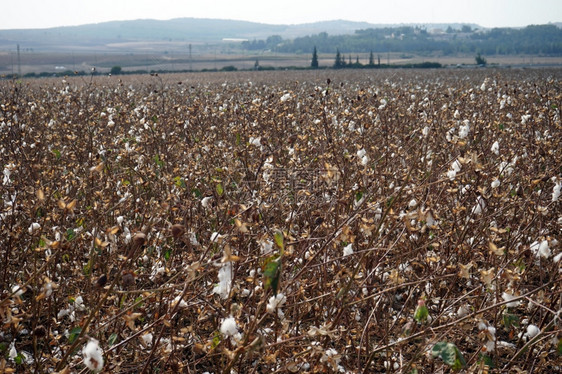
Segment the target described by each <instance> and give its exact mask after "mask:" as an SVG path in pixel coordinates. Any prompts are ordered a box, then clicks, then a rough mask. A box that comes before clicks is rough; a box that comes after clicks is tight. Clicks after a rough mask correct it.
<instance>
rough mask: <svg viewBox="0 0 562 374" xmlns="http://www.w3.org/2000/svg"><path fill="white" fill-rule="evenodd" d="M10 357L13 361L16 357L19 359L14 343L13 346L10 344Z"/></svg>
mask: <svg viewBox="0 0 562 374" xmlns="http://www.w3.org/2000/svg"><path fill="white" fill-rule="evenodd" d="M8 357H9V358H11V359H12V360H13V359H14V358H16V357H18V351H17V350H16V346H15V344H14V342H12V344H10V350H9V351H8Z"/></svg>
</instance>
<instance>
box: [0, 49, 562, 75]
mask: <svg viewBox="0 0 562 374" xmlns="http://www.w3.org/2000/svg"><path fill="white" fill-rule="evenodd" d="M344 57H345V59H346V62H348V61H349V57H350V55H349V54H348V55H345V54H344ZM334 58H335V56H333V55H326V54H320V55H319V63H320V66H326V67H329V66H332V65H333V64H334ZM357 58H359V62H360V63H362V64H367V63H368V60H369V56H368V55H367V54H359V55H358V54H351V61H352V62H353V63H354V62H355V61H356V59H357ZM379 58H380V63H381V64H388V63H390V64H398V65H400V64H409V63H421V62H427V61H431V62H439V63H441V64H443V65H447V66H456V65H458V64H461V65H462V64H464V65H473V64H474V56H439V55H431V56H417V55H411V54H403V53H400V54H399V53H391V54H380V55H375V63H376V64H377V63H378V61H379ZM486 58H487V60H488V63H489V64H496V65H499V66H514V67H520V66H535V67H536V66H562V57H545V56H490V57H486ZM256 60H257V61H258V62H259V65H260V66H262V67H264V68H267V67H273V68H279V67H299V68H305V67H309V66H310V60H311V55H309V54H299V55H296V54H278V53H271V52H268V53H262V54H243V53H240V52H239V51H235V50H232V51H229V50H226V51H225V50H221V51H218V52H216V53H215V52H213V51H206V52H205V53H202V54H200V53H198V54H193V55H192V56H191V57H190V56H189V54H179V53H173V52H170V53H154V52H152V51H151V49H150V48H147V51H146V53H142V52H139V51H138V49H135V51H134V52H131V53H123V52H120V51H119V49H117V50H116V51H108V50H106V51H101V52H99V53H86V52H80V51H77V52H75V53H59V52H57V53H44V52H38V53H34V52H28V51H26V52H22V53H21V55H20V62H19V65H20V66H21V73H22V74H27V73H32V72H34V73H41V72H51V73H56V72H61V71H65V70H72V71H90V69H91V68H92V67H96V69H97V70H98V71H100V72H109V71H110V69H111V68H112V67H113V66H121V67H122V69H123V71H125V72H127V71H135V70H145V71H151V70H155V71H158V70H166V71H180V70H196V71H200V70H204V69H221V68H223V67H225V66H234V67H236V68H237V69H244V70H247V69H252V68H253V67H254V64H255V63H256ZM13 73H18V57H17V54H16V53H15V52H0V75H5V74H13Z"/></svg>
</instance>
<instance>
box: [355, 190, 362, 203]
mask: <svg viewBox="0 0 562 374" xmlns="http://www.w3.org/2000/svg"><path fill="white" fill-rule="evenodd" d="M362 197H363V192H361V191H358V192H357V193H356V194H355V201H359V200H361V198H362Z"/></svg>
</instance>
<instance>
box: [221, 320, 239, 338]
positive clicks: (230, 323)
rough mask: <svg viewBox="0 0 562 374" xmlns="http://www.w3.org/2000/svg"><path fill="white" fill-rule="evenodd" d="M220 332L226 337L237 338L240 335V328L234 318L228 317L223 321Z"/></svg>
mask: <svg viewBox="0 0 562 374" xmlns="http://www.w3.org/2000/svg"><path fill="white" fill-rule="evenodd" d="M220 331H221V333H222V334H223V335H226V336H235V335H236V334H238V326H237V325H236V320H235V319H234V317H232V316H231V317H228V318H225V319H223V320H222V323H221V328H220Z"/></svg>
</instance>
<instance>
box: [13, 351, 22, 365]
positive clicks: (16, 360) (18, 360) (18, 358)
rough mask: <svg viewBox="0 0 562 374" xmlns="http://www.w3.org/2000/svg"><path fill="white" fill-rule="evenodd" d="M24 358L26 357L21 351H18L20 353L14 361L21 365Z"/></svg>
mask: <svg viewBox="0 0 562 374" xmlns="http://www.w3.org/2000/svg"><path fill="white" fill-rule="evenodd" d="M23 359H24V357H23V355H22V354H21V353H18V355H17V356H16V357H14V362H15V363H16V364H17V365H21V364H22V362H23Z"/></svg>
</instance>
